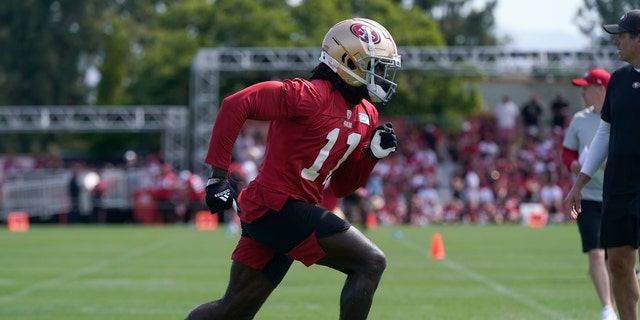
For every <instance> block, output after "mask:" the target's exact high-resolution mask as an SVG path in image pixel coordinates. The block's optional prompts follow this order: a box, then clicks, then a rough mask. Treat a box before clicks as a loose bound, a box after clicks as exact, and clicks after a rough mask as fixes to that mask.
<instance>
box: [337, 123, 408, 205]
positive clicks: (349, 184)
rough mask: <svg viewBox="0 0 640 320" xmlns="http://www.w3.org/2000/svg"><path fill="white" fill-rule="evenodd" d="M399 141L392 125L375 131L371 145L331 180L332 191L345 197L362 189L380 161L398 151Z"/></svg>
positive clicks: (346, 164)
mask: <svg viewBox="0 0 640 320" xmlns="http://www.w3.org/2000/svg"><path fill="white" fill-rule="evenodd" d="M397 146H398V141H397V138H396V134H395V131H394V130H393V126H392V125H391V123H385V124H384V125H381V126H378V127H377V128H375V129H374V130H373V133H372V135H371V139H370V141H369V145H368V146H367V147H366V148H364V149H363V150H362V152H361V153H360V155H359V157H358V158H356V159H355V160H354V161H350V162H346V163H345V164H344V165H343V166H342V167H340V168H339V169H338V170H337V171H336V172H335V173H334V175H333V176H332V178H331V181H332V183H331V185H330V186H331V190H332V191H333V193H334V194H335V195H336V196H337V197H344V196H346V195H348V194H350V193H352V192H354V191H355V190H357V189H358V188H360V187H362V186H363V185H364V184H365V183H366V182H367V179H368V178H369V175H370V174H371V171H372V170H373V168H374V167H375V165H376V163H377V162H378V160H380V159H382V158H385V157H387V156H389V155H390V154H391V153H393V152H395V151H396V148H397Z"/></svg>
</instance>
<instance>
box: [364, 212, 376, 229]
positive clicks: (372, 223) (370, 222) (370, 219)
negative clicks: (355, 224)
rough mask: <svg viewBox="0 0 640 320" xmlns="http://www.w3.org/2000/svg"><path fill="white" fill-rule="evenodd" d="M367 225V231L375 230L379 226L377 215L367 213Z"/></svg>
mask: <svg viewBox="0 0 640 320" xmlns="http://www.w3.org/2000/svg"><path fill="white" fill-rule="evenodd" d="M365 225H366V226H367V229H373V228H375V227H377V226H378V218H377V217H376V214H375V213H373V212H369V213H367V218H366V221H365Z"/></svg>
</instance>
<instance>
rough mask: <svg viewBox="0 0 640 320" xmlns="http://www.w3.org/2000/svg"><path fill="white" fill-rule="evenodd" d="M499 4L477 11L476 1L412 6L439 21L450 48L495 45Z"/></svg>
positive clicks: (435, 0) (426, 0)
mask: <svg viewBox="0 0 640 320" xmlns="http://www.w3.org/2000/svg"><path fill="white" fill-rule="evenodd" d="M497 2H498V1H497V0H487V1H486V2H485V3H484V7H481V8H476V7H475V5H476V4H477V2H476V1H474V0H415V1H413V6H414V7H416V8H419V9H420V10H423V11H424V12H425V13H426V14H427V15H429V16H432V17H434V19H436V21H437V22H438V26H439V27H440V31H441V32H442V34H443V35H444V38H445V40H446V43H447V45H448V46H493V45H496V44H498V40H497V39H496V37H495V33H494V31H495V30H494V28H495V19H494V15H493V11H494V10H495V8H496V5H497Z"/></svg>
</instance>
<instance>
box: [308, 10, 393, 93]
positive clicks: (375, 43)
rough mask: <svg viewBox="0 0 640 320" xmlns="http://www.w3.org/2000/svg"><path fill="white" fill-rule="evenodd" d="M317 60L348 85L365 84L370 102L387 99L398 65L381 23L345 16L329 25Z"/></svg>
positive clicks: (391, 42)
mask: <svg viewBox="0 0 640 320" xmlns="http://www.w3.org/2000/svg"><path fill="white" fill-rule="evenodd" d="M320 62H322V63H324V64H326V65H327V66H329V67H330V68H331V69H332V70H333V71H334V72H336V73H337V74H338V76H340V78H342V80H344V81H345V82H346V83H347V84H348V85H350V86H353V87H360V86H362V85H366V86H367V90H368V91H369V96H370V98H371V101H373V102H383V103H386V102H388V101H389V99H390V98H391V96H392V95H393V94H394V93H395V92H396V88H397V87H398V85H397V84H396V83H395V82H394V79H395V77H396V72H397V71H398V69H399V68H400V55H398V49H397V48H396V43H395V42H394V41H393V38H392V37H391V34H390V33H389V31H387V29H386V28H385V27H383V26H382V25H381V24H379V23H377V22H375V21H373V20H370V19H364V18H353V19H347V20H344V21H341V22H338V23H337V24H336V25H334V26H333V27H332V28H331V29H329V31H328V32H327V34H326V35H325V37H324V40H323V41H322V52H321V53H320Z"/></svg>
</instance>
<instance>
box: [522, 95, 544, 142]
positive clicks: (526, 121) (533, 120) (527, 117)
mask: <svg viewBox="0 0 640 320" xmlns="http://www.w3.org/2000/svg"><path fill="white" fill-rule="evenodd" d="M542 112H543V110H542V106H541V105H540V102H539V101H538V96H537V95H536V94H532V95H531V96H530V97H529V101H527V102H525V104H524V106H522V109H520V116H521V118H522V125H523V126H524V130H525V131H524V132H525V133H527V134H531V135H535V136H537V135H538V134H539V133H540V120H541V118H542Z"/></svg>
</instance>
